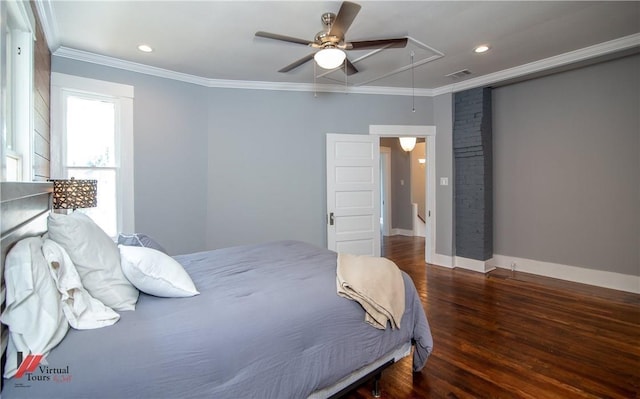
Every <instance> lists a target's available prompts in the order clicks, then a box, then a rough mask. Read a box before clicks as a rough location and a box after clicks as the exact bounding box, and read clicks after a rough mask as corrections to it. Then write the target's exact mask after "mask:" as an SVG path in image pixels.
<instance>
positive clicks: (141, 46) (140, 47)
mask: <svg viewBox="0 0 640 399" xmlns="http://www.w3.org/2000/svg"><path fill="white" fill-rule="evenodd" d="M138 50H140V51H143V52H145V53H150V52H152V51H153V49H152V48H151V47H149V46H147V45H146V44H141V45H139V46H138Z"/></svg>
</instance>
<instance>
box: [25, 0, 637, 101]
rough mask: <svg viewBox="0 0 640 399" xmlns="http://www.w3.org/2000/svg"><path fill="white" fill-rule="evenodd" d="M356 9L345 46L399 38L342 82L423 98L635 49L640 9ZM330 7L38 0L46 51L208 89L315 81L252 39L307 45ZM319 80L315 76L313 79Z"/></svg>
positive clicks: (285, 54)
mask: <svg viewBox="0 0 640 399" xmlns="http://www.w3.org/2000/svg"><path fill="white" fill-rule="evenodd" d="M357 2H358V3H359V4H360V5H361V6H362V9H361V11H360V13H359V14H358V15H357V17H356V18H355V20H354V22H353V24H352V25H351V27H350V29H349V31H348V32H347V35H346V39H347V40H350V41H354V40H367V39H380V38H397V37H408V38H409V45H408V46H407V47H406V48H404V49H386V50H382V51H379V52H376V53H374V54H371V51H348V52H347V55H348V57H349V59H350V60H351V61H352V62H353V63H354V65H356V67H357V68H358V69H359V70H360V72H359V73H357V74H355V75H352V76H350V77H349V78H348V81H347V84H348V85H350V86H352V87H353V88H360V89H361V90H365V89H367V88H369V89H374V88H377V89H380V88H381V87H382V88H405V89H406V88H412V87H415V88H416V89H418V90H423V89H424V90H432V91H433V90H438V89H442V88H446V87H452V85H453V86H456V85H458V86H460V85H464V83H465V82H487V83H493V82H495V81H497V80H499V79H504V78H509V77H515V76H518V74H524V73H531V72H535V71H537V70H540V69H545V68H550V67H554V66H560V65H563V64H566V63H568V62H574V61H581V60H582V59H585V58H590V57H597V56H601V55H606V54H611V53H615V52H617V51H628V50H629V49H637V48H639V47H640V33H639V32H640V2H638V1H627V2H610V1H604V2H595V1H584V2H583V1H568V2H556V1H541V2H520V1H503V2H480V1H478V2H458V1H445V2H439V1H409V2H405V1H357ZM340 4H341V2H339V1H286V2H283V1H279V2H276V1H251V2H250V1H58V0H38V1H37V7H38V12H39V14H40V15H41V19H42V20H43V26H44V31H45V34H46V36H47V40H48V42H49V44H50V47H51V48H52V52H53V53H54V54H55V55H58V56H63V57H70V58H76V59H84V60H89V61H91V62H98V63H105V64H111V65H118V66H121V67H125V68H127V67H130V69H134V70H145V68H147V67H154V68H148V70H150V71H152V72H150V73H154V74H164V75H167V76H170V77H177V78H178V79H182V80H189V79H192V80H195V81H196V82H205V84H210V85H215V84H214V83H213V82H215V83H218V84H219V83H220V82H227V83H230V84H231V85H233V82H236V83H238V84H240V83H242V84H245V85H250V84H254V83H255V84H263V85H264V84H267V83H266V82H268V84H282V85H292V87H293V86H295V85H309V84H313V82H314V63H313V62H308V63H306V64H304V65H303V66H301V67H299V68H297V69H295V70H293V71H291V72H288V73H279V72H277V71H278V70H279V69H280V68H282V67H284V66H285V65H288V64H290V63H292V62H293V61H295V60H297V59H299V58H301V57H304V56H305V55H307V54H310V53H312V52H313V51H315V50H314V49H311V48H309V47H306V46H304V45H299V44H290V43H285V42H280V41H275V40H269V39H264V38H256V37H254V34H255V32H256V31H259V30H262V31H267V32H271V33H277V34H282V35H286V36H293V37H297V38H301V39H308V40H312V39H313V38H314V36H315V34H316V33H317V32H318V31H320V30H321V29H322V24H321V22H320V16H321V15H322V14H323V13H324V12H337V11H338V9H339V8H340ZM141 43H145V44H148V45H150V46H151V47H153V48H154V51H153V52H152V53H142V52H140V51H139V50H137V46H138V45H139V44H141ZM479 44H488V45H489V46H490V47H491V50H490V51H489V52H487V53H484V54H475V53H474V52H473V48H474V47H475V46H477V45H479ZM412 52H413V53H414V65H415V69H414V71H413V79H412V72H411V68H410V65H411V53H412ZM361 58H362V59H361ZM359 59H361V60H359ZM123 61H124V62H123ZM140 64H141V65H140ZM158 68H159V69H158ZM403 69H405V70H404V71H401V70H403ZM462 69H468V70H469V71H471V74H470V75H467V77H465V78H462V79H457V80H456V79H453V78H451V77H447V76H446V75H447V74H450V73H452V72H456V71H459V70H462ZM399 70H400V71H401V72H398V71H399ZM324 72H325V71H324V70H321V69H320V68H318V69H317V74H318V75H321V74H322V73H324ZM387 75H389V76H387ZM412 80H413V82H412ZM228 81H231V82H228ZM317 82H318V83H320V84H325V83H327V84H333V83H335V84H340V85H344V84H345V77H344V74H343V73H342V72H341V71H334V72H331V73H329V74H328V75H326V76H324V77H318V79H317Z"/></svg>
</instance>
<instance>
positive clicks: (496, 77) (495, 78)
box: [433, 33, 640, 96]
mask: <svg viewBox="0 0 640 399" xmlns="http://www.w3.org/2000/svg"><path fill="white" fill-rule="evenodd" d="M636 46H640V33H635V34H633V35H629V36H624V37H620V38H618V39H614V40H610V41H608V42H604V43H599V44H595V45H593V46H589V47H584V48H581V49H578V50H574V51H570V52H568V53H564V54H560V55H556V56H553V57H549V58H545V59H542V60H538V61H534V62H530V63H528V64H524V65H520V66H517V67H513V68H509V69H504V70H502V71H498V72H494V73H490V74H487V75H483V76H479V77H477V78H474V79H469V80H465V81H464V82H460V83H454V84H451V85H447V86H442V87H438V88H435V89H433V95H434V96H438V95H440V94H445V93H455V92H458V91H462V90H467V89H472V88H474V87H481V86H487V85H490V84H493V83H498V82H501V81H504V80H508V79H513V78H517V77H520V76H525V75H529V74H532V73H536V72H540V71H544V70H547V69H551V68H557V67H561V66H564V65H569V64H572V63H575V62H579V61H584V60H587V59H590V58H595V57H599V56H602V55H606V54H611V53H614V52H617V51H622V50H627V49H630V48H633V47H636Z"/></svg>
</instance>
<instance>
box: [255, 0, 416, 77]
mask: <svg viewBox="0 0 640 399" xmlns="http://www.w3.org/2000/svg"><path fill="white" fill-rule="evenodd" d="M360 8H361V7H360V5H359V4H356V3H351V2H348V1H345V2H343V3H342V5H341V6H340V10H339V11H338V14H337V15H336V14H334V13H332V12H327V13H324V14H322V18H321V19H322V24H323V25H324V27H325V29H324V30H322V31H320V32H318V33H317V34H316V37H315V38H314V40H313V41H309V40H304V39H298V38H295V37H290V36H284V35H278V34H275V33H269V32H262V31H259V32H256V37H263V38H267V39H275V40H280V41H284V42H289V43H296V44H304V45H305V46H309V47H313V48H315V49H318V51H316V52H315V53H311V54H309V55H307V56H305V57H303V58H301V59H299V60H297V61H295V62H293V63H291V64H289V65H287V66H286V67H284V68H282V69H280V70H279V71H278V72H289V71H291V70H292V69H295V68H297V67H299V66H301V65H302V64H304V63H306V62H308V61H310V60H311V59H312V58H313V59H315V61H316V63H317V64H318V65H319V66H320V67H321V68H324V69H335V68H338V67H340V66H343V65H345V64H346V65H345V70H346V73H347V75H353V74H354V73H357V72H358V69H357V68H356V67H355V66H354V65H353V64H352V63H351V61H349V59H348V58H347V57H346V54H345V52H344V50H370V49H380V48H403V47H406V46H407V38H406V37H404V38H397V39H379V40H361V41H355V42H347V41H345V34H346V32H347V30H348V29H349V27H350V26H351V23H352V22H353V20H354V19H355V17H356V15H358V12H359V11H360Z"/></svg>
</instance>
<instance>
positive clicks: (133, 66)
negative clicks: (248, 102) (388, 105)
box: [53, 47, 433, 97]
mask: <svg viewBox="0 0 640 399" xmlns="http://www.w3.org/2000/svg"><path fill="white" fill-rule="evenodd" d="M53 55H54V56H56V57H62V58H69V59H73V60H76V61H83V62H89V63H92V64H97V65H103V66H108V67H112V68H118V69H124V70H127V71H131V72H138V73H142V74H145V75H151V76H157V77H160V78H165V79H173V80H178V81H181V82H186V83H191V84H196V85H200V86H205V87H215V88H224V89H247V90H284V91H306V92H309V91H311V92H314V91H315V92H329V93H346V94H383V95H397V96H410V95H412V94H414V93H413V90H412V89H410V88H404V87H382V86H368V87H355V86H343V85H338V84H332V85H328V84H313V83H289V82H261V81H249V80H227V79H208V78H203V77H200V76H195V75H189V74H186V73H181V72H175V71H171V70H168V69H162V68H157V67H153V66H149V65H145V64H139V63H136V62H131V61H125V60H121V59H119V58H114V57H107V56H104V55H100V54H95V53H91V52H88V51H83V50H76V49H72V48H69V47H59V48H58V49H57V50H56V51H55V52H54V53H53ZM415 95H416V96H420V97H432V96H433V91H432V90H431V89H416V90H415Z"/></svg>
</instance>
